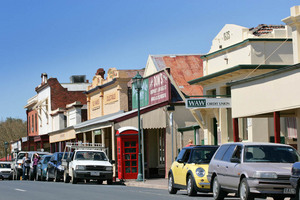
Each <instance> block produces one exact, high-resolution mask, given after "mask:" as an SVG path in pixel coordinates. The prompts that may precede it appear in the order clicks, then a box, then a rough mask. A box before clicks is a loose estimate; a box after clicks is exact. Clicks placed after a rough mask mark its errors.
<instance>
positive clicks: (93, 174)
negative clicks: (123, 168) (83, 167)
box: [91, 172, 100, 176]
mask: <svg viewBox="0 0 300 200" xmlns="http://www.w3.org/2000/svg"><path fill="white" fill-rule="evenodd" d="M91 176H100V172H91Z"/></svg>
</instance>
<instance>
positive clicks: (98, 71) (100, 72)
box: [96, 68, 105, 79]
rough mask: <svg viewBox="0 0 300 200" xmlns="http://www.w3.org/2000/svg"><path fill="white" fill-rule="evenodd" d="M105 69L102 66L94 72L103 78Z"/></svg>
mask: <svg viewBox="0 0 300 200" xmlns="http://www.w3.org/2000/svg"><path fill="white" fill-rule="evenodd" d="M104 74H105V71H104V69H103V68H99V69H98V70H97V72H96V75H100V76H101V77H102V78H103V79H104Z"/></svg>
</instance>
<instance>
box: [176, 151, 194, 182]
mask: <svg viewBox="0 0 300 200" xmlns="http://www.w3.org/2000/svg"><path fill="white" fill-rule="evenodd" d="M190 155H191V149H187V150H186V151H185V153H184V156H183V160H182V162H181V163H179V165H178V184H180V185H186V174H187V172H188V160H189V158H190Z"/></svg>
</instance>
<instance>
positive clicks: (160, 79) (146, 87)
mask: <svg viewBox="0 0 300 200" xmlns="http://www.w3.org/2000/svg"><path fill="white" fill-rule="evenodd" d="M169 99H170V81H169V79H168V76H167V75H166V74H165V72H160V73H157V74H154V75H152V76H150V77H149V78H145V79H144V80H143V84H142V89H141V90H140V106H141V107H144V106H148V105H154V104H158V103H162V102H165V101H169ZM137 103H138V99H137V90H136V89H135V87H134V85H132V109H136V108H137Z"/></svg>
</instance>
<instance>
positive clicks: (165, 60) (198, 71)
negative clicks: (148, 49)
mask: <svg viewBox="0 0 300 200" xmlns="http://www.w3.org/2000/svg"><path fill="white" fill-rule="evenodd" d="M151 57H152V59H153V62H154V64H155V65H156V68H157V70H162V69H164V68H170V73H171V75H172V77H173V79H174V81H175V82H176V84H177V86H178V87H179V89H180V90H181V91H182V92H183V93H184V94H185V95H187V96H195V95H203V88H202V87H201V86H199V85H190V84H189V83H188V81H190V80H194V79H196V78H199V77H202V76H203V60H202V59H201V58H200V57H201V55H152V56H151Z"/></svg>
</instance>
